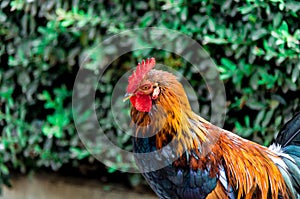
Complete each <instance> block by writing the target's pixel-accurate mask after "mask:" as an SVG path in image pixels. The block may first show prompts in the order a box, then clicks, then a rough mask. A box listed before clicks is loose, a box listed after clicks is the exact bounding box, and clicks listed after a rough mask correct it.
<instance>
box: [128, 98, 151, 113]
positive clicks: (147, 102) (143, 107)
mask: <svg viewBox="0 0 300 199" xmlns="http://www.w3.org/2000/svg"><path fill="white" fill-rule="evenodd" d="M130 101H131V103H132V105H133V106H134V107H135V108H136V109H137V110H138V111H141V112H149V111H150V110H151V107H152V100H151V97H150V95H135V96H132V97H131V98H130Z"/></svg>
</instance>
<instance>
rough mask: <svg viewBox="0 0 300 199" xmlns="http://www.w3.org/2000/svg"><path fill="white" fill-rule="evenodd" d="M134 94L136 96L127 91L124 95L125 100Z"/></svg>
mask: <svg viewBox="0 0 300 199" xmlns="http://www.w3.org/2000/svg"><path fill="white" fill-rule="evenodd" d="M132 96H134V94H133V93H126V94H125V96H124V98H123V102H125V101H127V100H129V99H130V98H131V97H132Z"/></svg>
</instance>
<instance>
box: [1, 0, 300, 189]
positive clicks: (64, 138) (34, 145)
mask: <svg viewBox="0 0 300 199" xmlns="http://www.w3.org/2000/svg"><path fill="white" fill-rule="evenodd" d="M0 8H1V9H0V64H1V68H0V106H1V109H0V129H1V132H2V133H1V137H0V184H2V183H4V184H7V185H8V184H9V182H8V176H9V170H10V169H15V170H20V171H21V172H28V171H29V170H31V169H35V168H39V167H50V168H51V169H53V170H58V169H60V168H61V167H62V166H63V165H65V164H68V163H71V165H73V166H75V167H76V166H78V165H79V164H81V163H82V162H84V161H87V162H91V163H93V162H94V158H93V157H92V156H91V155H90V153H89V151H87V150H86V149H85V147H84V146H83V144H82V143H81V142H80V140H79V137H78V135H77V134H76V130H75V126H74V122H73V118H72V109H71V95H72V89H73V83H74V80H75V77H76V73H77V71H78V69H79V66H80V64H81V63H82V62H83V61H84V59H85V58H86V56H87V55H89V58H90V60H89V62H88V64H87V65H86V68H85V69H86V71H87V73H89V72H92V73H93V72H95V71H96V70H97V68H98V67H99V64H98V63H99V62H101V59H102V58H103V56H102V54H103V53H108V54H114V52H115V49H113V48H111V49H106V50H107V51H109V52H103V49H101V47H99V46H98V44H99V42H101V41H103V40H105V39H107V38H109V37H110V36H112V35H114V34H117V33H120V32H121V31H124V30H128V29H132V28H143V27H151V26H154V27H161V28H168V29H173V30H177V31H180V32H181V33H184V34H187V35H188V36H190V37H191V38H193V39H195V40H197V41H198V42H199V43H200V44H201V45H202V46H203V47H204V48H205V49H206V50H207V52H208V53H209V54H210V56H211V57H212V59H213V60H214V62H215V63H216V64H217V65H218V68H219V71H220V75H221V79H222V80H223V81H224V83H225V87H226V94H227V102H228V114H227V119H226V124H225V128H226V129H228V130H233V131H234V132H236V133H237V134H239V135H241V136H243V137H246V138H249V139H252V140H255V141H256V142H259V143H261V144H264V145H269V144H270V142H271V141H272V139H273V138H274V135H275V133H276V131H277V130H278V129H279V128H280V126H281V125H282V124H283V123H284V122H286V121H287V120H288V119H289V118H290V117H291V116H292V115H293V113H295V112H296V111H299V103H300V102H299V96H300V92H299V90H300V80H299V79H300V78H299V71H300V61H299V60H300V45H299V44H300V42H299V41H300V27H299V16H300V2H298V1H294V0H289V1H284V0H268V1H260V0H246V1H239V0H235V1H233V0H226V1H209V0H204V1H198V0H192V1H186V0H160V1H154V0H150V1H147V2H145V1H119V0H111V1H102V0H99V1H92V0H81V1H79V0H66V1H64V0H42V1H38V0H2V1H1V2H0ZM97 46H98V47H97ZM154 55H155V57H157V59H158V60H159V62H161V63H165V64H166V65H170V66H173V67H174V68H175V69H176V70H178V71H179V72H181V73H182V74H183V75H184V76H185V77H186V78H187V79H188V80H189V82H190V83H191V85H192V86H193V87H194V88H195V90H196V91H197V94H198V95H199V98H198V100H199V103H200V104H201V107H200V112H201V113H202V114H203V115H205V116H206V115H208V114H209V112H210V98H209V93H208V91H207V89H206V87H205V83H204V81H203V80H199V79H201V76H200V75H199V74H197V73H196V72H195V71H193V70H191V66H190V65H188V64H187V63H185V62H184V61H183V60H182V59H180V58H179V57H178V56H176V55H173V54H171V53H166V52H163V51H157V50H155V49H149V50H145V51H143V52H140V51H137V52H133V53H128V54H127V55H124V56H122V57H121V58H120V59H118V60H117V61H115V62H114V63H112V66H111V67H110V68H108V70H107V71H106V73H105V75H104V77H103V79H102V80H101V81H102V82H101V85H100V86H99V88H98V93H97V102H96V104H97V115H98V117H99V120H100V123H101V125H102V127H103V130H104V131H105V132H112V133H114V134H116V135H118V140H117V141H116V142H117V144H118V145H119V146H121V147H122V148H124V149H130V148H131V143H130V136H128V135H127V134H124V133H123V132H122V131H121V130H120V129H119V128H118V127H117V125H116V124H114V123H111V122H110V121H112V120H113V115H112V114H111V112H110V105H111V104H110V101H111V93H112V91H113V87H112V85H114V83H116V82H117V81H118V78H119V77H120V76H121V75H122V74H123V73H124V72H126V71H127V70H128V69H129V68H130V67H133V66H135V64H136V62H137V60H138V61H140V60H141V59H142V58H144V57H152V56H154ZM116 69H117V70H116ZM82 92H83V93H84V92H87V91H85V90H83V91H82ZM122 106H124V105H122ZM124 113H128V107H127V106H124ZM99 147H100V148H101V146H99ZM111 157H114V158H116V159H117V161H116V162H117V163H118V164H120V165H121V166H122V158H121V157H119V156H118V155H116V154H115V153H114V149H111ZM94 164H99V163H96V162H94ZM120 165H116V168H118V167H119V166H120ZM125 166H126V165H125ZM127 166H128V165H127ZM108 171H109V172H113V171H115V168H114V167H112V168H108ZM130 179H131V181H132V184H134V185H136V184H139V180H137V179H138V178H137V177H136V175H133V177H130Z"/></svg>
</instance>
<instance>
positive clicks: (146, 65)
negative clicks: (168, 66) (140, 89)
mask: <svg viewBox="0 0 300 199" xmlns="http://www.w3.org/2000/svg"><path fill="white" fill-rule="evenodd" d="M154 66H155V58H153V57H152V58H150V59H149V58H148V59H147V60H146V61H145V60H143V61H142V63H138V65H137V67H136V69H135V71H134V72H133V73H132V75H130V76H129V78H128V87H127V93H133V92H134V91H135V90H136V88H137V85H138V84H139V82H140V81H141V80H142V79H143V78H144V77H145V75H146V74H147V73H148V72H149V71H150V70H151V69H152V68H154Z"/></svg>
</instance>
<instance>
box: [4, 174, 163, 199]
mask: <svg viewBox="0 0 300 199" xmlns="http://www.w3.org/2000/svg"><path fill="white" fill-rule="evenodd" d="M12 184H13V188H12V189H8V188H5V187H4V190H3V195H2V196H0V199H140V198H141V199H157V197H156V196H155V195H153V194H151V193H149V191H148V190H147V191H146V190H145V193H137V192H136V191H132V190H129V189H128V188H125V187H121V186H118V185H117V186H116V185H113V184H110V185H108V184H100V183H99V182H97V181H95V180H88V179H78V178H69V177H68V178H66V177H58V176H56V175H49V174H36V175H34V176H29V177H28V176H26V177H24V176H22V177H13V179H12Z"/></svg>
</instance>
